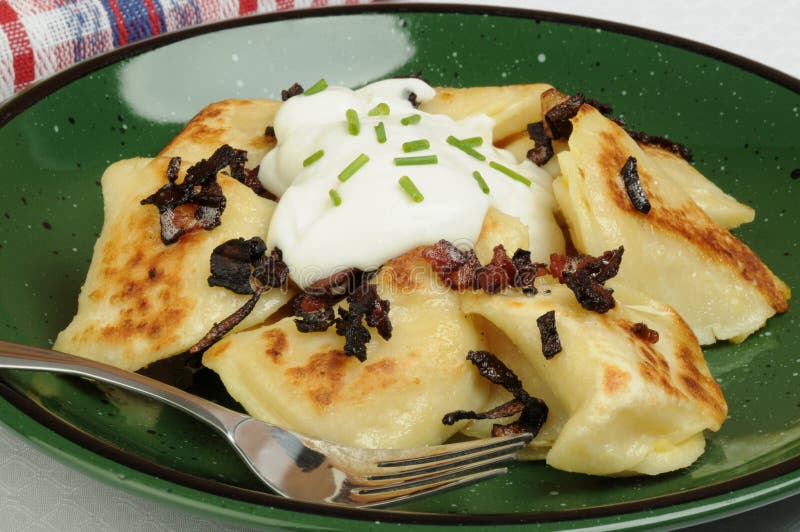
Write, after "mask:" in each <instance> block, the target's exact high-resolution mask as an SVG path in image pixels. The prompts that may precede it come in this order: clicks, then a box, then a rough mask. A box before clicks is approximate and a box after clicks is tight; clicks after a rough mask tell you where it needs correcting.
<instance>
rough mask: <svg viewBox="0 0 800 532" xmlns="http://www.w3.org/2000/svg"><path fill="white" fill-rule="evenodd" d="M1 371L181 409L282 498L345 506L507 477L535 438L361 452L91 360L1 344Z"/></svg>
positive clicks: (395, 499)
mask: <svg viewBox="0 0 800 532" xmlns="http://www.w3.org/2000/svg"><path fill="white" fill-rule="evenodd" d="M0 368H8V369H21V370H38V371H49V372H54V373H66V374H71V375H78V376H80V377H86V378H89V379H92V380H97V381H101V382H105V383H109V384H113V385H116V386H119V387H121V388H125V389H128V390H131V391H134V392H138V393H141V394H143V395H146V396H148V397H152V398H154V399H157V400H159V401H162V402H164V403H167V404H169V405H172V406H174V407H177V408H179V409H181V410H183V411H185V412H187V413H189V414H191V415H193V416H195V417H197V418H198V419H200V420H202V421H205V422H206V423H208V424H209V425H210V426H212V427H213V428H215V429H217V430H218V431H220V432H221V433H222V434H224V435H225V438H226V440H227V441H228V442H229V443H230V444H231V446H232V447H233V448H234V449H236V451H237V452H238V453H239V455H240V456H241V457H242V458H243V459H244V461H245V463H246V464H247V465H248V466H249V467H250V469H252V470H253V472H255V474H256V475H258V477H259V478H260V479H261V480H262V481H263V482H264V483H265V484H266V485H267V486H269V487H270V488H272V489H273V490H274V491H276V492H277V493H278V494H280V495H283V496H284V497H289V498H291V499H298V500H303V501H308V502H315V503H332V504H340V505H346V506H363V507H366V506H385V505H389V504H394V503H398V502H402V501H408V500H411V499H416V498H418V497H422V496H426V495H430V494H433V493H438V492H441V491H444V490H447V489H452V488H455V487H458V486H463V485H465V484H471V483H473V482H478V481H480V480H484V479H487V478H490V477H494V476H497V475H500V474H503V473H505V472H506V468H505V467H498V466H499V464H501V463H504V462H507V461H509V460H512V459H513V458H514V456H515V454H516V452H517V451H518V450H519V449H521V448H522V447H524V446H525V445H526V444H527V443H528V442H530V440H531V435H530V434H521V435H517V436H505V437H500V438H490V439H486V440H475V441H468V442H462V443H453V444H447V445H437V446H431V447H422V448H417V449H358V448H354V447H345V446H342V445H337V444H334V443H331V442H327V441H323V440H318V439H315V438H310V437H307V436H303V435H301V434H297V433H294V432H291V431H288V430H286V429H282V428H280V427H277V426H275V425H270V424H268V423H264V422H262V421H259V420H257V419H254V418H252V417H250V416H246V415H243V414H240V413H239V412H234V411H233V410H229V409H227V408H224V407H222V406H219V405H217V404H216V403H212V402H211V401H207V400H205V399H203V398H201V397H198V396H196V395H192V394H190V393H187V392H184V391H183V390H180V389H178V388H174V387H172V386H169V385H167V384H164V383H163V382H160V381H157V380H155V379H151V378H149V377H145V376H143V375H140V374H138V373H133V372H130V371H125V370H121V369H118V368H115V367H113V366H109V365H107V364H102V363H100V362H95V361H93V360H89V359H84V358H80V357H76V356H73V355H68V354H65V353H60V352H57V351H52V350H49V349H40V348H37V347H31V346H26V345H21V344H15V343H11V342H6V341H3V340H0Z"/></svg>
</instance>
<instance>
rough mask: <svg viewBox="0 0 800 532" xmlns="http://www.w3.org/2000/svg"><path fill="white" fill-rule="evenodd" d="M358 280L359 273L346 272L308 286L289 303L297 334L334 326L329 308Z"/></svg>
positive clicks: (352, 287) (348, 291)
mask: <svg viewBox="0 0 800 532" xmlns="http://www.w3.org/2000/svg"><path fill="white" fill-rule="evenodd" d="M362 276H363V273H362V272H361V271H360V270H356V269H354V268H348V269H346V270H341V271H339V272H337V273H334V274H333V275H331V276H330V277H327V278H325V279H320V280H319V281H316V282H314V283H312V284H311V285H310V286H309V287H308V288H306V290H305V292H303V293H302V294H300V295H299V296H297V297H296V298H295V299H294V301H293V302H292V310H293V314H294V315H295V316H297V318H299V319H295V320H294V323H295V325H296V326H297V330H298V331H300V332H303V333H305V332H321V331H327V330H328V328H329V327H331V326H332V325H334V324H335V323H336V314H335V313H334V311H333V305H335V304H336V303H338V302H339V301H341V300H342V299H344V298H345V297H346V296H347V294H348V293H350V292H352V291H353V290H354V289H355V286H356V283H357V282H361V281H360V279H362V278H363V277H362Z"/></svg>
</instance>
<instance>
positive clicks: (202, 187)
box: [140, 144, 239, 244]
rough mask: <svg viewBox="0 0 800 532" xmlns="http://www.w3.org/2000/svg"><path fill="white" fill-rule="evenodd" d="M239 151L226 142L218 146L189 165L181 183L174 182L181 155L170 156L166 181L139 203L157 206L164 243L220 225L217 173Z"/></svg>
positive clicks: (222, 207) (221, 204) (222, 202)
mask: <svg viewBox="0 0 800 532" xmlns="http://www.w3.org/2000/svg"><path fill="white" fill-rule="evenodd" d="M238 151H239V150H234V149H233V148H231V147H230V146H228V145H227V144H225V145H223V146H221V147H219V148H218V149H217V151H215V152H214V153H213V154H212V155H211V157H209V158H208V159H203V160H202V161H200V162H199V163H197V164H195V165H194V166H192V167H191V168H189V169H188V170H187V171H186V177H184V178H183V181H182V182H181V183H178V182H177V179H178V168H180V158H177V157H173V158H172V159H170V162H169V165H168V166H167V184H166V185H164V186H162V187H161V188H159V189H158V190H157V191H155V192H154V193H153V194H152V195H150V196H148V197H146V198H145V199H143V200H142V201H141V202H140V203H141V204H142V205H155V206H156V207H157V208H158V212H159V217H160V220H161V241H162V242H164V244H172V243H174V242H177V240H178V239H179V238H180V237H181V236H182V235H184V234H186V233H188V232H190V231H194V230H197V229H205V230H207V231H208V230H211V229H213V228H215V227H217V226H218V225H219V224H220V216H222V212H223V211H224V210H225V203H226V202H225V196H224V195H223V194H222V188H221V187H220V186H219V183H217V172H219V171H220V170H222V169H223V168H225V167H226V166H228V165H230V164H231V163H233V164H236V162H235V160H236V157H237V152H238Z"/></svg>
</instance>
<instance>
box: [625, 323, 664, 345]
mask: <svg viewBox="0 0 800 532" xmlns="http://www.w3.org/2000/svg"><path fill="white" fill-rule="evenodd" d="M631 331H632V332H633V334H635V335H636V336H638V337H639V338H641V339H642V340H644V341H645V342H648V343H651V344H654V343H656V342H658V331H656V330H654V329H651V328H650V327H648V326H647V324H646V323H644V322H639V323H634V324H633V327H631Z"/></svg>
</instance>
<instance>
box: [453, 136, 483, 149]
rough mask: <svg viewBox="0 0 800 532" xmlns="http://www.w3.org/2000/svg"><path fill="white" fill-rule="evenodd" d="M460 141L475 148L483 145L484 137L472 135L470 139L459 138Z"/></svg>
mask: <svg viewBox="0 0 800 532" xmlns="http://www.w3.org/2000/svg"><path fill="white" fill-rule="evenodd" d="M459 142H461V144H463V145H464V146H469V147H470V148H475V147H477V146H482V145H483V137H470V138H468V139H459Z"/></svg>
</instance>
